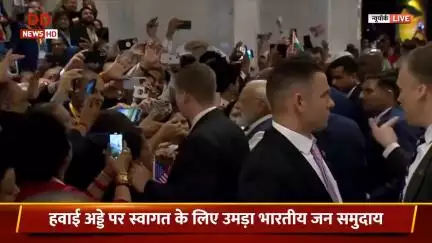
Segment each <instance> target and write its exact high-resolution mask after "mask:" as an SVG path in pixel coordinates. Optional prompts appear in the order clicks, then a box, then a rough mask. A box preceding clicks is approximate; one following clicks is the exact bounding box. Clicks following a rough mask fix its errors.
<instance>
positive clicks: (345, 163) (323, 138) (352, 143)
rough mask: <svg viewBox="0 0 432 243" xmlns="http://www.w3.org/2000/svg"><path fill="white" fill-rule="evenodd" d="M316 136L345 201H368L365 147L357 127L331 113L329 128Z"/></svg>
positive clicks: (342, 117) (348, 120)
mask: <svg viewBox="0 0 432 243" xmlns="http://www.w3.org/2000/svg"><path fill="white" fill-rule="evenodd" d="M314 135H315V137H316V138H317V142H318V147H319V148H320V149H322V151H323V154H324V157H325V159H326V161H328V164H329V168H330V169H331V171H332V173H333V175H334V177H335V179H336V181H337V182H338V185H339V190H340V193H341V195H342V198H343V200H344V202H363V201H365V199H366V190H365V181H366V178H365V172H366V148H365V138H364V136H363V134H362V132H361V130H360V128H359V127H358V125H357V124H356V123H355V122H354V121H353V120H351V119H348V118H346V117H344V116H340V115H337V114H331V115H330V118H329V120H328V124H327V127H326V128H325V129H324V130H322V131H319V132H316V133H315V134H314Z"/></svg>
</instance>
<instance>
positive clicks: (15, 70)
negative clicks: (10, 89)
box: [9, 61, 19, 76]
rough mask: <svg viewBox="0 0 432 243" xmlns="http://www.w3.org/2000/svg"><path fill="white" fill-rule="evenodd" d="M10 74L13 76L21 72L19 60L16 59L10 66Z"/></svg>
mask: <svg viewBox="0 0 432 243" xmlns="http://www.w3.org/2000/svg"><path fill="white" fill-rule="evenodd" d="M9 74H10V75H11V76H17V75H18V74H19V68H18V61H15V62H14V63H13V64H12V65H10V66H9Z"/></svg>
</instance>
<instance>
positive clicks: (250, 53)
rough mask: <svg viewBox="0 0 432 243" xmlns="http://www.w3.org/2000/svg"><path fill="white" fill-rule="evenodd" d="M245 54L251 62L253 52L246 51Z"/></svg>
mask: <svg viewBox="0 0 432 243" xmlns="http://www.w3.org/2000/svg"><path fill="white" fill-rule="evenodd" d="M246 54H247V56H248V58H249V60H252V59H253V58H254V53H253V50H251V49H247V51H246Z"/></svg>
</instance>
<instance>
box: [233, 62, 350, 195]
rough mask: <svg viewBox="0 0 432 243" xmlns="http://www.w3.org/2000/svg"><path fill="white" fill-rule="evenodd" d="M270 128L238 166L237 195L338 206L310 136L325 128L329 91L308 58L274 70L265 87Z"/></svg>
mask: <svg viewBox="0 0 432 243" xmlns="http://www.w3.org/2000/svg"><path fill="white" fill-rule="evenodd" d="M266 93H267V99H268V101H269V104H270V106H271V109H272V115H273V124H272V127H271V128H270V129H268V130H267V131H266V132H265V134H264V137H263V139H262V140H261V142H260V143H259V144H258V145H257V146H256V147H255V148H254V150H252V152H251V153H250V155H249V157H248V159H247V160H246V161H245V162H244V163H243V167H242V170H241V173H240V178H239V189H238V190H239V191H238V196H239V199H240V200H241V201H248V202H260V201H269V202H341V201H342V198H341V196H340V193H339V188H338V185H337V183H336V181H335V179H334V177H333V175H332V172H331V171H330V169H329V168H328V166H327V164H326V161H325V160H324V158H323V156H322V154H321V152H320V150H319V149H318V146H317V145H316V138H315V137H314V136H313V135H312V132H314V131H318V130H321V129H323V128H325V127H326V125H327V120H328V117H329V115H330V109H331V108H332V107H333V105H334V103H333V101H332V100H331V99H330V87H329V85H328V83H327V78H326V75H325V74H324V73H323V72H322V71H321V69H320V67H319V66H318V65H317V64H316V63H315V62H314V61H313V60H312V59H310V58H309V59H308V58H302V57H293V58H290V59H287V60H284V61H282V62H281V63H280V64H279V65H277V66H276V67H275V69H274V70H273V72H272V74H271V75H270V77H269V79H268V80H267V86H266Z"/></svg>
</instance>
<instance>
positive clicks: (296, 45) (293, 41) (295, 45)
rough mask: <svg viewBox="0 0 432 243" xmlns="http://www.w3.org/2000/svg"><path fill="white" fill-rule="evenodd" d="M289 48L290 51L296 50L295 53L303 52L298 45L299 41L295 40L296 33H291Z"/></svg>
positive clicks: (299, 44) (300, 45)
mask: <svg viewBox="0 0 432 243" xmlns="http://www.w3.org/2000/svg"><path fill="white" fill-rule="evenodd" d="M291 43H292V44H291V48H292V50H293V51H294V50H295V49H296V50H297V51H303V46H302V44H301V43H300V41H299V40H298V39H297V35H296V33H295V32H294V31H293V32H292V40H291Z"/></svg>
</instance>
